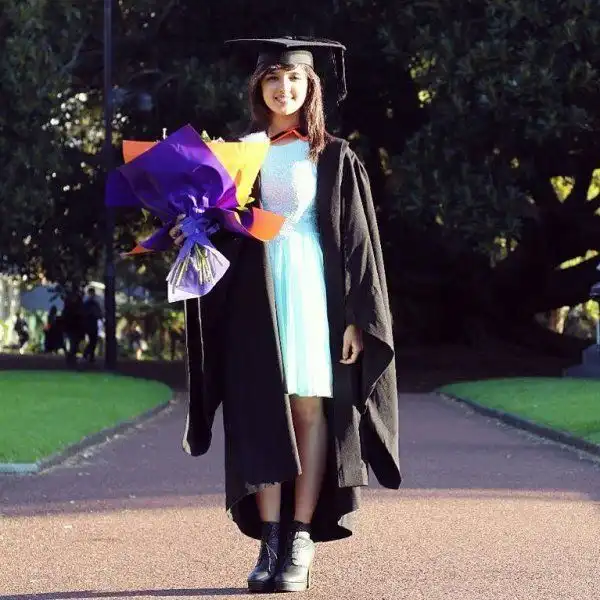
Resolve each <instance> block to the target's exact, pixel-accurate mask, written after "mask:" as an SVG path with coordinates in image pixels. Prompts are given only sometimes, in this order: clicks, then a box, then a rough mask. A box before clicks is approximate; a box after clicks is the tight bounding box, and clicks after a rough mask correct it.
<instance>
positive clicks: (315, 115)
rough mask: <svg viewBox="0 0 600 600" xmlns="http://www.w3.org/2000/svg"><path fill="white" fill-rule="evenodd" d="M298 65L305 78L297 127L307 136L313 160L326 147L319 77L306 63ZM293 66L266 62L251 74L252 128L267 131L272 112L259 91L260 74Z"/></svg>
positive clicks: (288, 68)
mask: <svg viewBox="0 0 600 600" xmlns="http://www.w3.org/2000/svg"><path fill="white" fill-rule="evenodd" d="M297 67H298V68H301V69H302V70H303V71H304V73H305V74H306V78H307V79H308V91H307V94H306V100H305V101H304V104H303V105H302V107H301V108H300V126H301V128H302V129H303V130H304V131H305V133H306V135H307V137H308V144H309V148H310V150H309V153H308V155H309V158H310V159H311V160H313V161H315V162H316V160H317V158H318V157H319V155H320V154H321V152H323V149H324V148H325V144H326V139H327V133H326V131H325V112H324V110H323V92H322V91H321V80H320V79H319V76H318V75H317V74H316V73H315V72H314V71H313V69H312V68H311V67H309V66H308V65H297ZM294 68H296V65H269V66H268V67H259V68H258V69H256V71H254V73H252V76H251V77H250V82H249V84H248V97H249V100H250V112H251V115H252V125H251V127H252V129H255V130H256V129H260V130H266V129H267V128H268V127H269V124H270V114H271V111H270V110H269V108H268V107H267V105H266V104H265V101H264V99H263V94H262V87H261V82H262V80H263V77H265V76H266V75H267V74H269V73H271V72H273V71H276V70H277V69H283V70H284V71H291V70H292V69H294Z"/></svg>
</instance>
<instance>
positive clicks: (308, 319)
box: [260, 140, 333, 397]
mask: <svg viewBox="0 0 600 600" xmlns="http://www.w3.org/2000/svg"><path fill="white" fill-rule="evenodd" d="M308 150H309V146H308V142H305V141H303V140H295V141H293V142H291V143H289V144H277V145H272V146H271V147H270V148H269V152H268V154H267V157H266V159H265V162H264V163H263V166H262V168H261V173H260V176H261V200H262V205H263V208H265V209H266V210H270V211H273V212H276V213H278V214H281V215H284V216H285V217H286V221H285V224H284V225H283V227H282V229H281V231H280V233H279V235H278V236H277V237H276V238H275V239H273V240H271V241H270V242H267V256H268V259H269V263H270V267H271V272H272V274H273V285H274V291H275V310H276V313H277V324H278V329H279V338H280V341H281V355H282V358H283V368H284V373H285V382H286V386H287V392H288V394H298V395H299V396H320V397H332V396H333V389H332V386H333V383H332V379H333V378H332V369H331V354H330V349H329V324H328V321H327V298H326V290H325V277H324V270H323V251H322V249H321V243H320V240H319V233H318V229H317V213H316V202H315V200H316V192H317V167H316V164H315V163H314V162H312V161H311V160H309V158H308Z"/></svg>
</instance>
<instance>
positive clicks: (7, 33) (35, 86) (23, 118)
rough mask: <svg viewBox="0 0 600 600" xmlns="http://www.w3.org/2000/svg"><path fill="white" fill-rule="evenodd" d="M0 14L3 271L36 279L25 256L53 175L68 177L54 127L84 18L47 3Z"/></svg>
mask: <svg viewBox="0 0 600 600" xmlns="http://www.w3.org/2000/svg"><path fill="white" fill-rule="evenodd" d="M2 8H3V10H2V16H1V17H0V72H1V73H2V77H1V78H0V95H1V96H2V99H3V101H2V108H1V109H0V131H1V135H0V157H1V159H2V165H3V170H2V184H1V187H0V200H1V201H0V270H14V269H15V268H19V269H21V270H26V271H29V273H30V274H31V275H33V276H36V275H37V273H36V268H35V267H36V265H35V264H34V265H27V264H26V262H27V261H26V259H25V255H26V253H27V247H28V245H29V244H31V242H32V240H33V238H35V236H37V235H38V233H39V232H40V228H41V227H42V226H43V222H44V219H45V218H46V217H47V216H48V215H49V214H51V213H52V210H53V201H54V198H53V193H52V192H53V185H52V176H53V173H56V172H61V173H66V172H68V167H67V166H66V165H65V163H64V156H63V147H64V141H65V140H64V137H63V135H62V132H61V131H60V130H58V129H57V128H56V126H55V125H56V123H57V120H56V119H57V116H58V114H59V113H60V110H61V102H60V98H61V94H62V93H64V91H65V89H67V88H68V85H69V81H70V67H71V66H72V63H73V61H75V60H76V59H77V56H78V52H79V50H80V49H81V43H80V42H81V41H82V40H81V39H80V36H81V31H80V29H79V27H80V22H81V13H80V12H79V10H78V9H77V8H75V7H73V5H72V4H71V3H69V2H52V1H51V0H38V1H35V2H33V1H25V2H24V1H22V0H7V1H6V2H4V3H3V5H2ZM49 25H50V26H49ZM28 267H31V268H28Z"/></svg>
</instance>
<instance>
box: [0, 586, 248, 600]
mask: <svg viewBox="0 0 600 600" xmlns="http://www.w3.org/2000/svg"><path fill="white" fill-rule="evenodd" d="M247 594H248V590H247V589H246V588H199V589H170V590H127V591H114V592H95V591H92V590H81V591H79V592H47V593H41V594H21V595H14V594H11V595H10V596H0V600H86V599H87V598H140V597H145V596H150V597H152V596H157V597H161V596H162V597H164V596H167V597H169V596H172V597H174V598H183V597H186V596H187V597H190V598H194V597H195V596H241V595H244V596H246V595H247Z"/></svg>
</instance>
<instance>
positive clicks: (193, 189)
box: [106, 125, 251, 302]
mask: <svg viewBox="0 0 600 600" xmlns="http://www.w3.org/2000/svg"><path fill="white" fill-rule="evenodd" d="M106 203H107V205H108V206H115V207H116V206H131V207H134V206H137V207H142V208H145V209H147V210H148V211H150V212H151V213H152V214H153V215H155V216H157V217H159V218H160V219H161V221H162V222H163V226H162V227H161V228H160V229H159V230H158V231H157V232H155V233H154V234H153V235H152V236H151V237H149V238H148V239H147V240H144V241H143V242H140V244H139V245H140V246H141V247H143V248H145V249H147V250H153V251H164V250H168V249H169V248H171V247H172V246H173V240H172V239H171V237H170V235H169V230H170V229H171V228H172V227H173V226H174V224H175V221H176V219H177V217H178V216H179V215H181V214H185V215H186V219H185V220H184V222H185V226H186V231H184V233H185V234H186V240H185V242H184V244H183V246H182V247H181V249H180V251H179V254H178V256H177V259H176V260H175V263H174V264H173V266H172V268H171V271H170V272H169V275H168V276H167V282H168V295H169V301H170V302H175V301H177V300H182V299H187V298H194V297H199V296H203V295H204V294H207V293H208V292H209V291H210V290H211V289H212V288H213V287H214V285H215V284H216V283H217V282H218V281H219V279H221V277H222V276H223V274H224V273H225V271H226V270H227V268H228V266H229V262H228V261H227V259H226V258H225V257H224V256H223V255H222V254H221V253H220V252H219V251H218V250H216V248H215V247H214V246H213V245H212V244H211V243H210V241H209V239H208V235H209V234H210V233H212V232H213V231H215V230H216V228H218V227H219V224H220V226H222V227H226V228H227V229H230V230H232V231H236V232H238V233H242V234H245V233H246V232H245V231H244V230H243V228H242V227H240V225H239V223H238V222H237V220H236V219H235V217H234V214H233V212H232V211H234V210H235V209H236V208H237V207H238V202H237V198H236V186H235V182H234V181H233V180H232V178H231V177H230V175H229V174H228V172H227V171H226V169H225V168H224V167H223V165H222V164H221V163H220V162H219V160H218V159H217V158H216V157H215V155H214V154H213V153H212V152H211V150H210V148H209V147H208V146H207V145H206V144H205V143H204V142H203V141H202V139H201V137H200V136H199V135H198V133H197V132H196V131H195V130H194V128H193V127H191V126H190V125H186V126H185V127H182V128H181V129H179V130H177V131H176V132H174V133H173V134H171V135H170V136H169V137H167V138H166V139H164V140H162V141H160V142H159V143H157V144H156V145H155V146H153V147H152V148H150V149H149V150H147V151H146V152H144V153H142V154H140V155H139V156H137V157H136V158H135V159H134V160H132V161H131V162H128V163H126V164H124V165H122V166H121V167H119V168H118V169H116V170H115V171H113V172H112V173H110V175H109V177H108V181H107V188H106ZM240 218H241V219H242V220H243V221H244V222H245V223H248V219H251V213H250V212H246V213H244V212H242V213H240ZM200 267H203V268H200ZM206 267H208V269H207V268H206Z"/></svg>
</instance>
